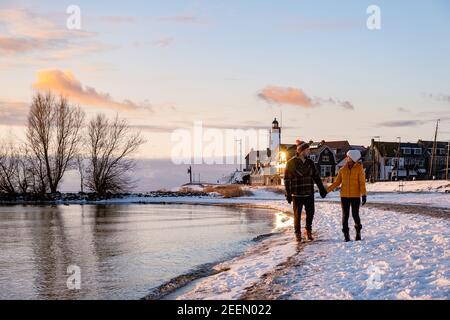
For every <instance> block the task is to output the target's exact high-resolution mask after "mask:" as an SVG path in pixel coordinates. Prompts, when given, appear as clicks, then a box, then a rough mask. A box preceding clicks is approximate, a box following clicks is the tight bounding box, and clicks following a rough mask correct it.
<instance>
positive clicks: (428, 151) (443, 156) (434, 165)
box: [417, 140, 450, 179]
mask: <svg viewBox="0 0 450 320" xmlns="http://www.w3.org/2000/svg"><path fill="white" fill-rule="evenodd" d="M417 143H418V144H420V145H421V146H422V148H423V149H424V150H425V155H426V166H427V172H428V175H429V178H433V179H446V174H445V171H446V170H447V162H448V161H449V151H450V150H449V142H443V141H436V152H435V154H434V156H433V146H434V141H424V140H419V141H418V142H417Z"/></svg>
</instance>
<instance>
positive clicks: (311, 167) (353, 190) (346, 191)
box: [284, 142, 367, 241]
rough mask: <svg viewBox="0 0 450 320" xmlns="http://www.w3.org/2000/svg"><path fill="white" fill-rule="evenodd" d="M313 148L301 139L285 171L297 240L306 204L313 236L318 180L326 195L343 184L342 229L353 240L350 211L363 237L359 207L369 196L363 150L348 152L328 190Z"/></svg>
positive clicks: (358, 235) (309, 235)
mask: <svg viewBox="0 0 450 320" xmlns="http://www.w3.org/2000/svg"><path fill="white" fill-rule="evenodd" d="M310 153H311V151H310V148H309V144H308V143H306V142H301V143H300V144H299V145H298V146H297V155H296V156H295V157H293V158H292V159H290V160H289V161H288V162H287V164H286V169H285V173H284V185H285V187H286V199H287V201H288V203H289V204H290V203H293V209H294V230H295V234H296V237H297V240H299V241H301V232H300V216H301V212H302V208H303V206H304V207H305V211H306V226H305V237H306V239H307V240H310V241H311V240H314V239H313V237H312V222H313V218H314V183H315V184H316V185H317V186H318V188H319V192H320V196H321V197H322V198H325V197H326V196H327V193H328V192H331V191H333V190H334V189H336V188H337V187H339V186H341V207H342V232H343V233H344V239H345V241H350V232H349V227H348V219H349V217H350V210H351V213H352V217H353V220H354V221H355V229H356V237H355V240H357V241H358V240H361V229H362V225H361V219H360V217H359V207H360V205H361V204H362V205H364V204H365V203H366V199H367V192H366V179H365V174H364V168H363V165H362V164H361V163H360V162H359V160H360V158H361V153H360V152H359V151H358V150H350V151H348V152H347V158H346V164H345V165H344V166H343V167H342V168H341V169H340V170H339V174H338V176H337V178H336V180H335V182H333V183H332V184H331V185H330V186H329V187H328V188H327V189H325V187H324V185H323V183H322V180H321V179H320V176H319V173H318V171H317V169H316V166H315V164H314V162H313V161H312V160H311V159H310V158H309V155H310Z"/></svg>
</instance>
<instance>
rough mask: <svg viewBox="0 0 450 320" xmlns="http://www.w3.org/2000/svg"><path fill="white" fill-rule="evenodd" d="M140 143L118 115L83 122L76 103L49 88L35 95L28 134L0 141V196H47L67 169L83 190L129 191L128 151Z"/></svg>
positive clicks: (130, 162) (131, 163)
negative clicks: (76, 174)
mask: <svg viewBox="0 0 450 320" xmlns="http://www.w3.org/2000/svg"><path fill="white" fill-rule="evenodd" d="M143 143H144V140H143V138H142V137H141V135H140V133H138V132H132V130H131V129H130V126H129V125H128V124H127V122H126V121H125V120H123V119H120V118H119V117H118V116H117V115H116V117H115V118H114V119H108V118H107V117H106V116H105V115H103V114H99V115H97V116H95V117H94V118H93V119H91V120H89V121H87V122H86V116H85V113H84V112H83V111H82V110H81V108H80V107H78V106H74V105H72V104H70V102H69V101H68V100H67V99H66V98H64V97H62V96H60V97H56V96H54V95H53V94H52V93H50V92H49V93H45V94H44V93H40V92H38V93H36V94H35V96H34V97H33V100H32V103H31V107H30V111H29V114H28V122H27V128H26V139H25V141H24V142H19V141H11V140H10V141H1V142H0V197H1V198H8V199H15V198H17V197H19V196H20V197H26V198H29V199H37V200H39V199H49V198H52V197H54V196H55V195H56V194H57V193H58V188H59V186H60V184H61V181H62V179H63V177H64V173H65V172H66V171H67V170H68V169H77V170H78V171H79V173H80V177H81V180H80V188H81V192H83V191H85V190H86V191H88V192H91V193H94V194H95V195H96V196H98V197H105V196H107V195H110V194H117V193H122V192H127V191H128V190H129V189H130V188H131V187H132V186H133V181H132V179H131V177H130V176H129V171H130V170H132V169H133V167H134V165H135V162H134V161H133V159H131V158H130V157H129V156H130V155H132V154H133V153H134V152H135V151H136V150H137V149H138V148H139V146H140V145H142V144H143Z"/></svg>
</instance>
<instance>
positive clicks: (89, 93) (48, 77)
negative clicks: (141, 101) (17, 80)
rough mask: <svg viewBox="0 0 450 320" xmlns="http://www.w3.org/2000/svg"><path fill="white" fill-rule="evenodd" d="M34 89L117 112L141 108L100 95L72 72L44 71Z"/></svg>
mask: <svg viewBox="0 0 450 320" xmlns="http://www.w3.org/2000/svg"><path fill="white" fill-rule="evenodd" d="M33 88H34V89H37V90H45V91H47V90H49V91H52V92H55V93H57V94H61V95H63V96H66V97H67V98H69V99H70V100H72V101H74V102H77V103H80V104H83V105H89V106H96V107H102V108H112V109H117V110H127V111H132V110H137V109H140V108H144V107H141V106H139V105H137V104H135V103H133V102H132V101H130V100H125V101H123V102H117V101H115V100H113V99H112V98H111V96H110V95H109V94H108V93H100V92H98V91H97V90H96V89H95V88H92V87H88V86H83V85H82V83H81V82H80V81H79V80H78V79H77V78H75V76H74V74H73V73H72V72H71V71H61V70H43V71H39V72H38V73H37V79H36V82H35V83H34V84H33Z"/></svg>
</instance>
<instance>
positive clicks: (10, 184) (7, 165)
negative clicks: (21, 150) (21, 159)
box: [0, 143, 18, 195]
mask: <svg viewBox="0 0 450 320" xmlns="http://www.w3.org/2000/svg"><path fill="white" fill-rule="evenodd" d="M17 171H18V155H17V154H16V150H15V149H14V147H13V144H12V143H9V144H7V145H2V146H1V147H0V192H2V193H6V194H8V195H16V194H17Z"/></svg>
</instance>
